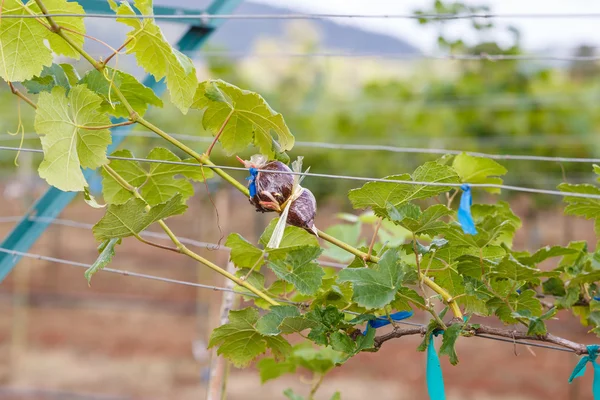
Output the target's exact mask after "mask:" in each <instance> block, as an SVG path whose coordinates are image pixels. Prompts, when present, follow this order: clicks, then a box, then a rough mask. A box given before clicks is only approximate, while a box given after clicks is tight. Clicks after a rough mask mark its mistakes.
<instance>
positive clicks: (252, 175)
mask: <svg viewBox="0 0 600 400" xmlns="http://www.w3.org/2000/svg"><path fill="white" fill-rule="evenodd" d="M249 171H250V176H249V177H247V178H246V180H247V181H250V185H248V191H249V192H250V197H254V196H256V177H257V175H258V171H257V170H256V168H250V169H249Z"/></svg>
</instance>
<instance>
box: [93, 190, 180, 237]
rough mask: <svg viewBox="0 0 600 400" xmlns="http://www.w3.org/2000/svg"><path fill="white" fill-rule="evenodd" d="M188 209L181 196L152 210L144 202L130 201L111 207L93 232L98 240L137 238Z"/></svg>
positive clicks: (174, 197)
mask: <svg viewBox="0 0 600 400" xmlns="http://www.w3.org/2000/svg"><path fill="white" fill-rule="evenodd" d="M186 209H187V206H186V205H184V204H182V199H181V195H179V194H178V195H175V196H173V197H172V198H171V199H169V200H168V201H166V202H164V203H161V204H157V205H155V206H154V207H152V208H150V210H146V203H145V202H144V201H143V200H140V199H130V200H129V201H127V202H126V203H125V204H111V205H109V206H108V208H107V209H106V214H105V215H104V217H102V219H101V220H100V221H98V223H97V224H96V225H94V228H93V229H92V230H93V232H94V236H95V237H96V239H97V240H106V239H111V238H123V237H127V236H135V235H138V234H139V233H140V232H141V231H143V230H144V229H146V228H147V227H149V226H150V225H151V224H153V223H154V222H157V221H159V220H161V219H165V218H168V217H171V216H173V215H178V214H183V213H184V212H185V210H186Z"/></svg>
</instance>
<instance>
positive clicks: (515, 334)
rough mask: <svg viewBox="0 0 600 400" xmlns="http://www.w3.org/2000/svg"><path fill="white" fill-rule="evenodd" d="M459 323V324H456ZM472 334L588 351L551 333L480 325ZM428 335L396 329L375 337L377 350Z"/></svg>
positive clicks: (470, 329)
mask: <svg viewBox="0 0 600 400" xmlns="http://www.w3.org/2000/svg"><path fill="white" fill-rule="evenodd" d="M454 323H459V322H454ZM450 325H452V323H450V324H448V326H450ZM465 330H466V331H467V332H469V333H470V335H469V336H465V337H471V336H481V335H491V336H498V337H503V338H508V339H512V340H531V341H537V342H545V343H551V344H555V345H557V346H560V347H564V348H565V349H569V350H572V351H573V352H574V353H575V354H577V355H582V354H587V353H588V350H587V347H586V346H585V345H584V344H580V343H576V342H573V341H571V340H568V339H564V338H561V337H558V336H555V335H553V334H551V333H547V334H545V335H528V334H527V333H526V332H522V331H517V330H514V329H503V328H494V327H491V326H484V325H480V326H478V327H475V326H468V327H466V329H465ZM426 333H427V327H426V326H424V325H423V326H415V327H408V328H396V329H394V330H393V331H391V332H389V333H386V334H384V335H381V336H377V337H375V349H377V350H379V348H381V346H382V345H383V344H384V343H385V342H387V341H388V340H392V339H397V338H401V337H403V336H410V335H421V336H424V335H425V334H426Z"/></svg>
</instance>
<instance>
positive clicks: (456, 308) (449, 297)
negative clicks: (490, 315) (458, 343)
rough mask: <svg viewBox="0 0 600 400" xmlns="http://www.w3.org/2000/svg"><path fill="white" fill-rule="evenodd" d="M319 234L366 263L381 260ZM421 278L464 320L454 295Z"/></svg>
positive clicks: (427, 279)
mask: <svg viewBox="0 0 600 400" xmlns="http://www.w3.org/2000/svg"><path fill="white" fill-rule="evenodd" d="M317 233H318V235H319V237H320V238H321V239H323V240H326V241H328V242H329V243H331V244H334V245H336V246H338V247H340V248H342V249H344V250H346V251H347V252H349V253H351V254H354V255H355V256H358V257H360V258H362V259H364V260H365V261H371V262H374V263H378V262H379V260H380V258H379V257H377V256H374V255H372V254H371V255H368V254H367V253H365V252H362V251H360V250H359V249H357V248H355V247H353V246H350V245H349V244H347V243H344V242H342V241H341V240H339V239H337V238H335V237H333V236H331V235H328V234H327V233H325V232H322V231H320V230H317ZM419 278H420V279H421V280H422V281H423V283H424V284H425V285H427V286H428V287H429V288H430V289H431V290H433V291H434V292H436V293H437V294H439V295H440V296H442V299H444V301H445V302H446V303H447V304H448V306H449V307H450V310H452V313H453V314H454V316H455V317H456V318H460V319H462V318H463V314H462V311H461V310H460V307H459V306H458V304H456V302H455V301H454V299H453V297H452V295H450V293H448V292H447V291H446V289H444V288H443V287H441V286H440V285H438V284H437V283H435V282H434V281H432V280H431V279H430V278H428V277H427V276H425V275H424V274H423V273H420V275H419Z"/></svg>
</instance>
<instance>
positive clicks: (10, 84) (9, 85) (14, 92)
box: [6, 82, 37, 110]
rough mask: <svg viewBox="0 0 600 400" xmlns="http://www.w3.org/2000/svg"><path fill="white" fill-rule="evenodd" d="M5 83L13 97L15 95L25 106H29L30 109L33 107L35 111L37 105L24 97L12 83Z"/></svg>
mask: <svg viewBox="0 0 600 400" xmlns="http://www.w3.org/2000/svg"><path fill="white" fill-rule="evenodd" d="M6 83H8V87H9V88H10V91H11V92H12V93H13V94H14V95H16V96H17V97H19V98H20V99H22V100H23V101H25V102H26V103H27V104H29V105H30V106H31V107H33V108H35V109H36V110H37V105H36V104H35V103H34V102H33V101H32V100H31V99H30V98H29V97H27V96H25V95H24V94H23V93H21V92H20V91H19V90H18V89H17V88H15V86H14V85H13V84H12V82H6Z"/></svg>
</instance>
